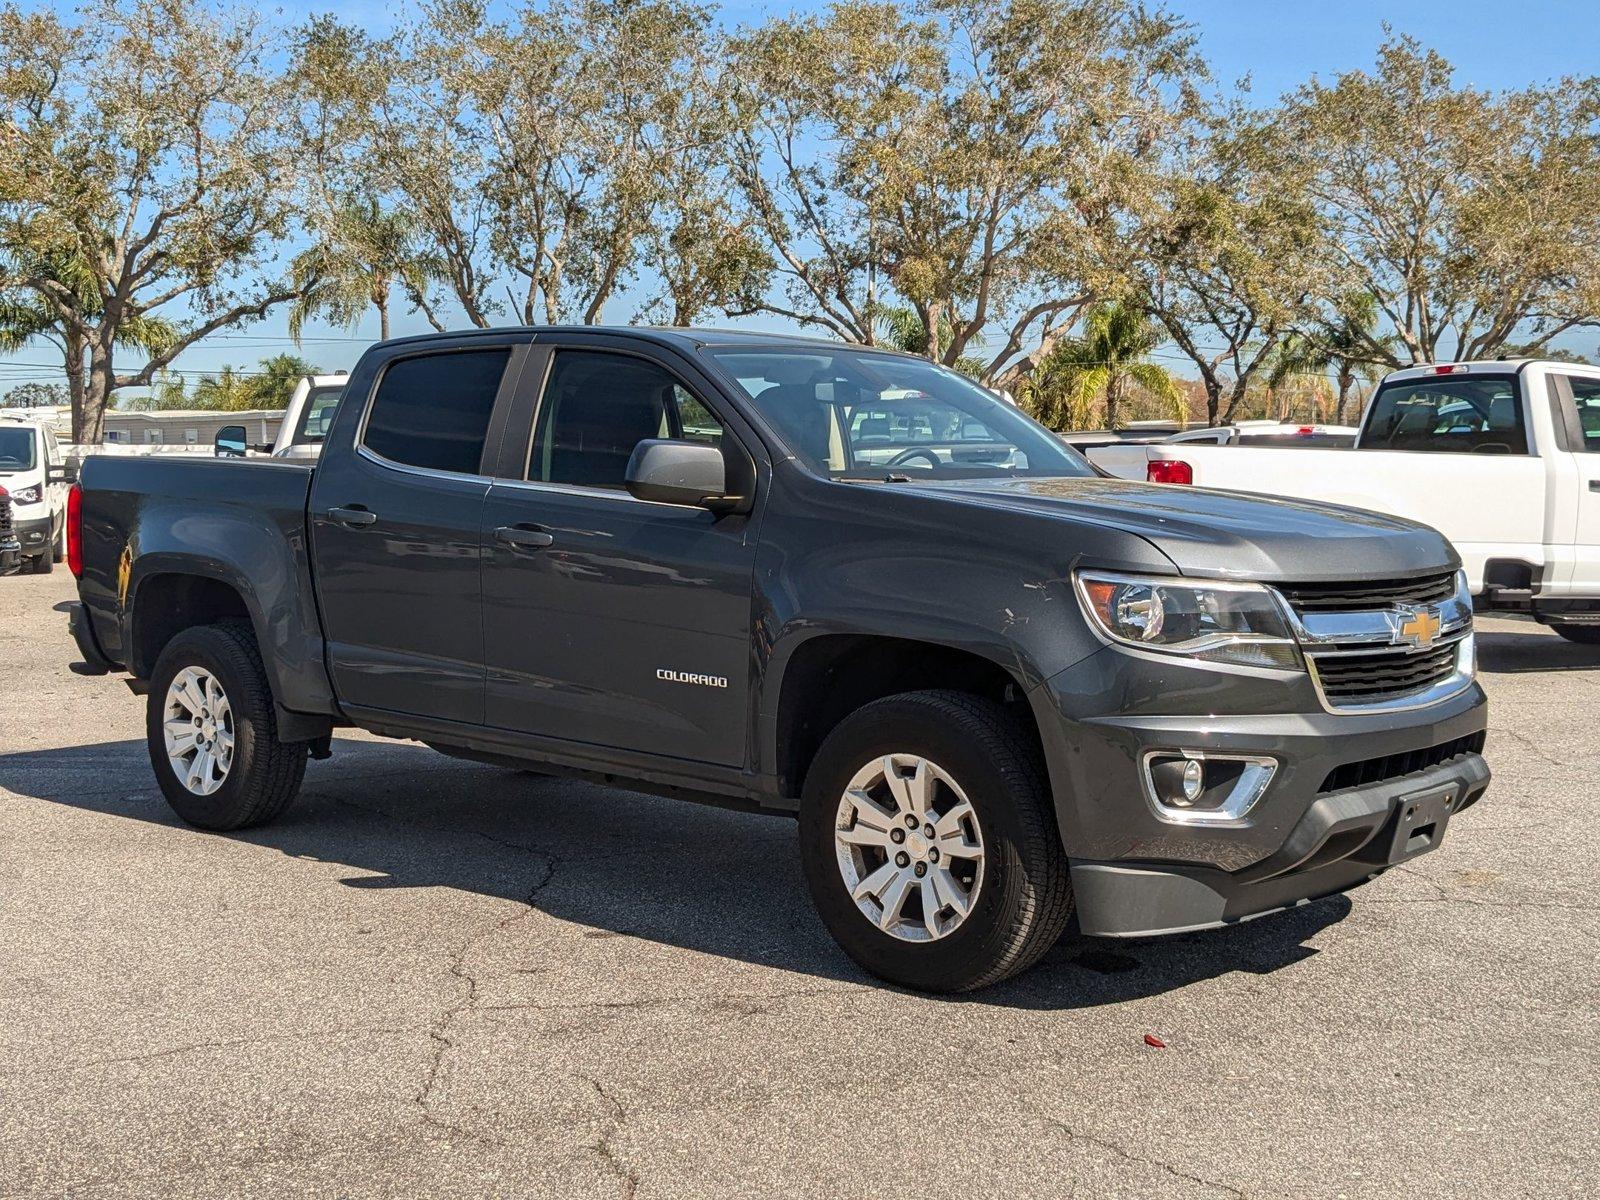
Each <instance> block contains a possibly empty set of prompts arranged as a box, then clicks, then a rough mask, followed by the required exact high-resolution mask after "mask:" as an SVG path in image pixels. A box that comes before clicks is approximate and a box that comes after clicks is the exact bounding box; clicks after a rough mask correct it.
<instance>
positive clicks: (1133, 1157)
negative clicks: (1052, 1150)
mask: <svg viewBox="0 0 1600 1200" xmlns="http://www.w3.org/2000/svg"><path fill="white" fill-rule="evenodd" d="M1045 1123H1046V1124H1048V1125H1051V1126H1053V1127H1055V1128H1056V1129H1059V1130H1060V1131H1061V1132H1062V1133H1064V1134H1066V1135H1067V1140H1068V1141H1072V1142H1084V1143H1086V1144H1087V1145H1090V1146H1094V1147H1097V1148H1098V1149H1101V1150H1105V1151H1108V1152H1109V1153H1111V1154H1114V1155H1116V1156H1117V1157H1118V1158H1120V1159H1122V1160H1123V1161H1124V1162H1130V1163H1134V1164H1137V1165H1139V1166H1144V1167H1156V1168H1159V1169H1160V1170H1162V1171H1165V1172H1166V1173H1167V1174H1168V1175H1171V1176H1173V1177H1174V1178H1176V1179H1183V1180H1186V1181H1188V1182H1189V1183H1198V1184H1199V1185H1200V1186H1201V1187H1208V1188H1211V1189H1212V1190H1213V1191H1218V1192H1223V1193H1225V1194H1226V1195H1229V1196H1238V1197H1239V1198H1240V1200H1247V1198H1248V1195H1249V1193H1247V1192H1245V1191H1244V1190H1243V1189H1242V1188H1236V1187H1234V1186H1233V1185H1232V1184H1229V1183H1221V1182H1219V1181H1217V1180H1215V1179H1207V1178H1206V1177H1205V1176H1203V1175H1196V1174H1194V1173H1192V1172H1190V1171H1185V1170H1182V1169H1181V1168H1179V1167H1175V1166H1173V1165H1172V1164H1171V1163H1169V1162H1166V1161H1164V1160H1162V1159H1159V1158H1146V1157H1144V1156H1143V1155H1139V1154H1135V1153H1133V1152H1132V1151H1131V1150H1128V1149H1126V1148H1125V1147H1123V1146H1119V1145H1117V1143H1115V1142H1113V1141H1109V1140H1107V1139H1106V1138H1102V1137H1096V1136H1095V1135H1094V1134H1091V1133H1081V1132H1079V1131H1078V1130H1076V1129H1074V1128H1072V1126H1070V1125H1068V1124H1066V1123H1065V1122H1064V1121H1059V1120H1056V1119H1055V1118H1054V1117H1046V1118H1045Z"/></svg>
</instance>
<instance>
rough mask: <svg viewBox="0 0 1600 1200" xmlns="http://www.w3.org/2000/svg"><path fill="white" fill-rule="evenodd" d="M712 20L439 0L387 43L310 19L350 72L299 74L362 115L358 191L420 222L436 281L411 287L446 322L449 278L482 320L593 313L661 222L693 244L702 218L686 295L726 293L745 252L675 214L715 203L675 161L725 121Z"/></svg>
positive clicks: (583, 0)
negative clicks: (731, 270) (731, 269)
mask: <svg viewBox="0 0 1600 1200" xmlns="http://www.w3.org/2000/svg"><path fill="white" fill-rule="evenodd" d="M709 24H710V16H709V13H708V12H707V10H705V9H704V8H701V7H700V6H698V5H695V4H692V3H688V2H686V0H632V2H630V3H623V4H614V3H609V2H607V0H551V2H550V3H534V2H533V0H523V2H522V3H520V4H518V5H517V6H516V7H515V8H513V9H512V10H511V11H510V12H509V13H508V14H507V15H505V16H504V17H502V16H500V15H499V14H498V10H497V11H496V12H494V13H491V12H490V10H489V9H488V7H487V6H486V5H483V4H479V3H475V2H471V0H461V2H457V0H436V2H435V3H432V4H429V5H427V6H426V7H425V8H424V9H423V12H422V15H421V17H420V19H419V20H417V21H416V22H414V23H412V24H410V25H408V26H406V27H404V28H403V29H401V31H400V32H399V33H398V34H396V35H395V36H394V37H392V38H388V39H383V40H380V41H374V40H371V39H367V38H365V37H364V36H362V35H361V34H359V32H357V31H353V30H350V29H349V28H347V27H342V26H340V25H338V24H337V23H336V22H332V21H329V20H322V21H319V22H314V23H313V25H312V26H311V27H310V29H309V30H308V31H307V34H306V38H307V39H308V41H309V42H310V43H312V44H313V46H316V47H320V48H321V49H319V51H318V59H319V61H321V60H331V59H333V58H335V57H338V56H343V57H344V58H346V59H347V61H348V69H347V70H346V71H345V72H343V73H340V72H337V71H332V70H329V71H322V72H319V73H315V74H312V73H307V74H306V75H305V76H303V77H304V78H305V79H306V88H307V93H308V99H309V100H310V102H311V110H312V111H314V112H316V113H327V114H331V115H330V116H329V117H328V122H329V124H330V125H338V126H340V127H348V128H354V129H357V130H359V135H358V138H357V141H358V142H359V144H360V146H361V152H360V153H359V154H354V155H352V156H351V157H353V158H354V159H355V160H357V161H359V162H360V164H361V168H362V171H363V172H364V194H369V195H381V196H382V197H384V198H385V205H386V206H387V207H389V208H392V209H393V210H394V211H397V212H399V213H402V214H404V216H405V217H406V219H407V220H408V222H409V224H410V229H411V232H412V234H413V236H414V238H415V244H416V245H417V247H418V248H419V249H420V251H421V253H422V255H423V257H424V258H425V260H426V261H427V262H428V263H429V264H430V274H432V275H436V276H437V279H438V286H437V287H428V288H426V289H422V288H418V289H416V290H415V292H414V293H413V294H411V295H410V298H411V299H412V300H413V302H414V303H416V304H417V306H418V307H419V308H420V309H421V310H422V312H423V313H424V315H425V316H427V318H428V319H429V321H430V322H431V323H432V324H434V326H435V327H437V328H442V327H443V317H442V313H441V310H440V307H439V305H440V296H439V294H438V293H439V292H440V291H442V292H443V293H444V295H445V296H446V297H447V298H448V299H449V300H452V301H454V302H455V303H456V304H458V305H459V306H460V307H461V310H462V311H463V312H464V313H465V315H466V317H467V319H468V320H469V321H471V322H472V323H473V324H475V325H479V326H487V325H489V324H491V323H492V322H493V321H494V320H495V319H497V318H499V317H501V316H503V315H509V316H511V317H512V318H513V319H515V320H519V321H521V322H523V323H525V324H536V323H541V322H565V321H581V322H584V323H586V324H593V323H596V322H598V321H600V320H601V318H602V315H603V313H604V310H605V307H606V305H607V304H608V303H610V302H611V301H612V300H614V299H615V298H616V297H617V295H618V293H619V292H620V291H621V290H622V289H623V288H624V287H625V286H626V285H627V284H628V283H629V282H630V281H631V280H632V279H633V278H634V276H635V275H636V273H637V271H638V269H639V266H640V263H641V261H642V260H643V257H644V255H645V254H646V253H647V252H648V251H649V248H650V246H651V243H652V239H654V238H656V237H657V236H658V235H660V234H661V233H662V231H663V230H664V229H671V230H677V231H678V239H677V240H678V244H679V246H680V247H683V246H686V245H687V243H688V242H689V241H690V240H694V241H695V242H696V244H697V245H699V244H700V243H699V238H700V232H701V229H702V228H703V230H704V234H705V237H706V238H707V239H708V241H707V243H706V244H707V245H708V246H709V247H711V249H708V250H707V252H706V253H705V254H704V255H703V257H702V259H701V269H698V270H696V271H691V272H689V273H688V274H686V275H685V276H684V277H683V278H682V281H681V283H682V287H683V289H685V290H683V291H681V292H680V296H682V297H685V298H686V297H687V296H688V295H689V294H690V293H691V292H693V291H695V290H697V289H698V288H700V287H701V286H706V287H708V288H709V289H710V291H711V292H713V293H717V292H720V291H721V290H722V287H721V284H720V282H718V280H719V279H720V277H721V276H722V275H723V274H724V273H725V271H726V270H727V268H728V266H729V264H730V263H733V264H737V263H738V262H739V261H740V260H741V253H740V251H739V247H738V246H737V244H736V243H730V242H729V241H728V240H727V238H726V236H725V235H726V234H727V232H728V230H727V229H726V228H723V227H720V226H717V225H715V224H714V223H706V222H700V223H699V224H698V225H697V224H696V222H695V221H694V220H690V221H688V222H679V221H677V220H675V219H674V213H675V212H676V211H677V208H678V206H679V205H680V203H681V204H682V206H683V211H685V212H687V213H689V214H691V215H694V214H701V215H703V214H704V212H705V206H704V205H697V204H695V203H694V201H695V199H696V198H697V197H699V196H700V195H701V191H700V188H699V185H698V183H697V182H696V180H695V178H694V177H693V175H692V174H686V173H685V172H684V171H682V170H681V169H680V168H681V166H682V164H683V162H684V161H685V158H684V156H685V154H686V152H688V151H691V150H693V149H694V148H696V147H701V146H705V145H708V144H710V143H711V142H712V141H714V140H715V138H716V136H717V135H716V122H715V120H714V117H715V116H716V112H715V109H716V105H715V104H714V103H710V102H708V100H707V99H706V96H705V91H706V89H704V88H702V87H701V80H702V78H703V77H704V76H706V75H708V74H710V73H711V66H710V62H709V58H708V55H709V53H710V46H711V39H710V38H709V35H708V30H709ZM329 47H333V48H334V49H331V50H330V49H328V48H329ZM323 51H326V53H323ZM713 98H714V97H713ZM708 106H709V110H710V111H708ZM691 161H692V159H691ZM719 246H720V247H721V248H720V249H717V247H719ZM727 251H732V253H731V255H730V254H729V253H727ZM674 306H675V307H677V305H676V303H674ZM689 307H691V308H692V307H695V306H694V305H689Z"/></svg>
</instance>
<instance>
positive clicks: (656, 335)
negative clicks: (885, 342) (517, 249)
mask: <svg viewBox="0 0 1600 1200" xmlns="http://www.w3.org/2000/svg"><path fill="white" fill-rule="evenodd" d="M508 332H510V333H529V334H534V335H535V336H537V335H540V334H556V335H560V334H569V333H609V334H614V335H616V336H618V337H630V338H639V339H641V340H643V341H648V342H655V343H657V344H660V345H666V346H672V347H674V348H676V349H680V350H683V349H700V348H702V347H706V346H750V347H757V346H797V347H804V346H814V347H817V348H819V349H821V348H824V347H826V348H828V349H835V350H836V349H838V348H839V347H841V346H845V345H849V343H845V342H841V341H839V340H838V339H837V338H827V337H811V336H808V335H806V334H798V333H767V332H760V331H757V330H750V329H692V328H690V329H685V328H679V327H675V326H665V325H502V326H497V327H494V328H490V329H452V330H449V331H448V332H446V333H419V334H413V335H411V336H410V337H403V338H390V339H389V341H387V342H383V343H380V344H382V345H385V346H394V345H407V344H409V343H412V342H427V341H435V340H438V339H440V338H448V339H450V340H452V341H453V340H456V339H458V338H460V339H466V338H475V337H501V336H504V335H505V334H506V333H508ZM859 348H864V349H869V350H879V351H883V352H885V353H890V354H894V353H899V351H895V350H889V349H887V348H885V347H882V346H868V347H856V346H853V345H852V346H851V349H859Z"/></svg>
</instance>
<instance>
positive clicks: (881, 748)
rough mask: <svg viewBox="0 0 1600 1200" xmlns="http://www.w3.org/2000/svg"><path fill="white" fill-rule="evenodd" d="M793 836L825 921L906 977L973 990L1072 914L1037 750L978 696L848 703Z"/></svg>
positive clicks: (875, 967)
mask: <svg viewBox="0 0 1600 1200" xmlns="http://www.w3.org/2000/svg"><path fill="white" fill-rule="evenodd" d="M800 839H801V858H802V861H803V863H804V866H805V871H806V879H807V882H808V883H809V885H810V888H811V895H812V899H813V901H814V902H815V903H816V906H817V911H818V913H819V914H820V915H821V917H822V919H823V922H824V923H825V924H826V925H827V926H828V930H829V932H831V933H832V934H833V936H834V938H835V939H837V940H838V942H839V944H840V946H842V947H843V948H844V950H845V952H846V953H847V954H849V955H850V957H852V958H853V959H855V960H856V962H858V963H860V964H861V966H863V967H865V968H866V969H867V970H868V971H871V972H872V973H874V974H875V975H879V976H881V977H883V978H884V979H888V980H890V981H891V982H894V983H899V984H904V985H906V986H908V987H914V988H920V989H924V990H927V991H939V992H960V991H968V990H971V989H973V988H979V987H984V986H986V985H988V984H992V983H997V982H999V981H1000V980H1002V979H1005V978H1007V977H1009V976H1011V975H1014V974H1016V973H1018V972H1019V971H1024V970H1026V969H1027V968H1028V967H1030V966H1032V965H1033V964H1034V963H1035V962H1037V961H1038V959H1039V957H1040V956H1041V955H1042V954H1044V952H1045V951H1046V950H1048V949H1049V948H1050V947H1051V946H1052V945H1054V944H1055V942H1056V940H1057V938H1059V937H1060V935H1061V931H1062V930H1063V929H1064V928H1065V926H1066V923H1067V919H1068V918H1069V917H1070V916H1071V913H1072V887H1071V884H1070V882H1069V877H1068V874H1067V861H1066V854H1065V852H1064V850H1063V849H1062V846H1061V838H1060V834H1059V833H1058V831H1057V828H1056V821H1055V814H1054V811H1053V808H1052V805H1051V802H1050V794H1049V788H1048V786H1047V785H1046V781H1045V775H1044V769H1043V765H1042V764H1041V763H1040V762H1039V761H1038V751H1037V749H1036V747H1035V746H1034V745H1033V744H1032V743H1031V740H1030V739H1029V738H1028V737H1027V736H1026V735H1025V734H1024V731H1023V730H1022V728H1021V727H1020V726H1019V724H1018V723H1017V722H1016V721H1015V720H1014V719H1013V718H1012V717H1011V716H1010V715H1009V714H1007V713H1006V711H1005V710H1004V709H1003V708H1001V707H1000V706H999V705H997V704H994V703H992V702H990V701H987V700H984V699H981V698H979V697H976V696H970V695H966V694H964V693H959V692H911V693H907V694H905V695H900V696H891V697H889V698H887V699H884V700H879V701H876V702H874V703H872V704H869V705H866V706H865V707H863V708H861V709H858V710H857V711H856V712H854V713H852V714H851V715H850V716H849V717H846V718H845V720H844V721H843V722H841V723H840V724H839V726H838V727H837V728H836V729H834V731H833V732H832V733H831V734H829V736H828V738H827V740H826V741H825V742H824V743H823V745H822V748H821V749H820V750H819V751H818V752H817V756H816V759H815V761H814V762H813V763H812V766H811V769H810V771H809V772H808V774H807V776H806V786H805V796H804V798H803V800H802V807H801V813H800Z"/></svg>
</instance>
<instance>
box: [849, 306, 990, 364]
mask: <svg viewBox="0 0 1600 1200" xmlns="http://www.w3.org/2000/svg"><path fill="white" fill-rule="evenodd" d="M871 316H872V322H873V326H874V329H873V332H874V333H875V334H876V335H877V340H878V344H879V345H880V346H887V347H888V348H889V349H891V350H903V351H905V353H907V354H920V355H922V357H923V358H928V359H932V360H933V361H934V362H938V361H940V357H941V355H942V354H943V352H944V350H945V349H946V348H947V347H948V346H949V345H950V339H951V337H953V336H954V333H955V331H954V330H952V329H951V328H950V321H949V318H947V317H942V316H941V317H940V319H939V353H937V354H930V353H928V327H927V326H926V325H925V324H924V323H923V320H922V318H921V317H920V316H918V315H917V311H916V309H914V308H909V307H907V306H905V305H892V304H879V305H874V306H873V309H872V314H871ZM951 365H952V366H953V367H954V368H955V369H956V370H957V371H960V372H961V373H962V374H963V375H970V376H972V378H974V379H979V378H981V377H982V375H983V368H984V366H985V364H984V363H983V362H981V361H980V360H978V359H976V358H973V357H971V356H970V355H962V356H961V357H960V358H958V359H956V361H955V362H954V363H953V364H951Z"/></svg>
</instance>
